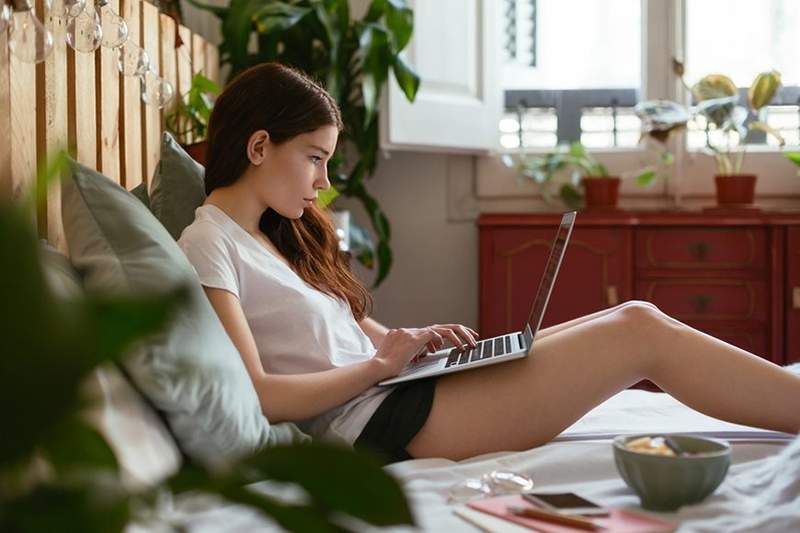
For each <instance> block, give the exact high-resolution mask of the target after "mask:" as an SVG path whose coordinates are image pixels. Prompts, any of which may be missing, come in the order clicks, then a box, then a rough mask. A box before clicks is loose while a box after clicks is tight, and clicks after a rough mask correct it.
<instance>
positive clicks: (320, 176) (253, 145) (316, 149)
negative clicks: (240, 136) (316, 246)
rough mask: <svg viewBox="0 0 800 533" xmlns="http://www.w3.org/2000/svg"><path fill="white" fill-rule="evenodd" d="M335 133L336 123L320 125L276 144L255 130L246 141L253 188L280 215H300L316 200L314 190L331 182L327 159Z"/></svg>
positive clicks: (287, 216) (333, 147)
mask: <svg viewBox="0 0 800 533" xmlns="http://www.w3.org/2000/svg"><path fill="white" fill-rule="evenodd" d="M260 133H262V134H263V139H261V140H259V139H258V138H257V137H258V136H259V134H260ZM338 136H339V131H338V130H337V129H336V127H334V126H323V127H321V128H319V129H316V130H314V131H312V132H310V133H302V134H300V135H297V136H296V137H293V138H292V139H289V140H288V141H286V142H284V143H282V144H277V145H276V144H273V143H272V142H270V141H269V138H268V135H267V134H266V132H263V130H262V132H256V133H254V134H253V136H251V139H250V144H249V145H248V157H250V162H251V164H252V167H251V168H252V170H253V178H254V179H253V184H254V187H255V189H256V190H255V191H254V192H255V193H256V194H257V195H258V196H259V197H260V198H261V200H262V201H263V202H264V203H265V204H266V205H267V206H268V207H271V208H272V209H274V210H275V211H277V212H278V213H279V214H280V215H282V216H284V217H286V218H300V217H301V216H303V211H304V210H305V209H306V208H307V207H310V206H311V205H312V204H313V203H315V202H316V199H317V191H319V190H322V189H327V188H329V187H330V186H331V183H330V182H329V181H328V168H327V163H328V160H329V159H330V158H331V156H332V155H333V152H334V150H336V140H337V138H338Z"/></svg>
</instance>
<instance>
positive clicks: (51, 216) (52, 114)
mask: <svg viewBox="0 0 800 533" xmlns="http://www.w3.org/2000/svg"><path fill="white" fill-rule="evenodd" d="M49 19H50V20H48V27H50V28H52V32H53V53H51V54H50V55H49V56H48V57H47V59H46V61H45V62H44V68H40V69H39V73H40V74H41V75H40V76H39V79H38V81H39V83H40V84H41V86H42V87H43V91H41V92H40V96H39V104H40V105H41V109H42V112H40V113H39V114H38V118H39V120H38V122H39V124H38V132H37V134H38V140H37V151H38V153H39V154H40V155H39V165H40V168H41V166H42V165H46V164H47V163H48V161H49V159H50V158H51V157H52V156H53V155H54V154H55V153H57V152H58V151H59V150H65V149H66V148H67V140H68V131H67V43H66V42H65V40H64V37H65V34H66V22H65V21H64V20H63V19H61V18H60V17H49ZM39 215H40V218H39V231H40V234H41V235H46V236H47V240H48V241H49V242H50V244H52V245H53V246H55V247H56V248H58V249H59V250H61V251H62V252H66V251H67V243H66V240H65V239H64V230H63V226H62V224H61V187H60V184H59V183H58V182H57V181H55V182H53V183H51V184H50V186H49V187H48V189H47V194H46V202H45V206H41V208H40V210H39Z"/></svg>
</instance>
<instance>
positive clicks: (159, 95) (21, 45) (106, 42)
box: [0, 0, 175, 107]
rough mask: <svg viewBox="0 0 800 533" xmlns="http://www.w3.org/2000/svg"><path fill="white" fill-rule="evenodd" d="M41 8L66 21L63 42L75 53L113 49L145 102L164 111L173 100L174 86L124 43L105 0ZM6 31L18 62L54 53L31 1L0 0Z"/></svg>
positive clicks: (58, 1)
mask: <svg viewBox="0 0 800 533" xmlns="http://www.w3.org/2000/svg"><path fill="white" fill-rule="evenodd" d="M44 8H45V11H47V12H48V13H49V14H50V15H51V16H53V17H56V18H59V19H61V20H63V21H65V22H66V42H67V44H68V45H69V46H70V47H72V48H73V49H74V50H75V51H77V52H81V53H94V52H95V51H96V50H97V49H98V48H99V47H100V46H101V45H102V46H104V47H106V48H112V49H115V50H116V52H117V69H118V70H119V72H120V74H122V75H124V76H136V77H138V78H139V79H140V82H141V86H142V101H143V102H144V103H145V104H147V105H153V106H156V107H164V106H166V105H167V104H168V103H169V102H170V100H171V99H172V98H173V96H174V94H175V88H174V87H173V86H172V84H171V83H170V82H169V81H167V80H165V79H164V78H162V77H161V76H159V75H158V71H156V69H155V68H154V67H153V66H152V64H151V63H150V57H149V55H148V54H147V52H146V51H145V50H144V49H143V48H141V47H140V46H138V45H137V44H135V43H132V42H130V41H128V24H127V23H126V22H125V19H124V18H122V17H121V16H120V14H119V13H117V12H116V11H114V9H113V8H112V7H111V4H110V2H109V0H45V3H44ZM5 31H8V49H9V51H10V52H11V53H12V54H14V56H15V57H16V58H17V59H19V60H20V61H24V62H27V63H41V62H42V61H44V60H45V58H47V56H48V55H49V54H50V53H51V52H52V50H53V34H52V33H51V32H50V31H49V30H48V29H47V28H45V26H44V24H42V22H41V20H39V19H38V18H37V17H36V14H35V13H34V10H33V8H32V6H31V0H0V33H3V32H5Z"/></svg>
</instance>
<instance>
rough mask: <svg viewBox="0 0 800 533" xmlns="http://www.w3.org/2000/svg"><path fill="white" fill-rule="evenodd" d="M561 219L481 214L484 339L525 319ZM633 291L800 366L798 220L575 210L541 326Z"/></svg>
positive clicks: (746, 215) (686, 318) (597, 307)
mask: <svg viewBox="0 0 800 533" xmlns="http://www.w3.org/2000/svg"><path fill="white" fill-rule="evenodd" d="M559 220H560V216H559V215H556V214H524V215H507V214H502V215H501V214H487V215H483V216H481V218H480V219H479V221H478V225H479V228H480V254H481V257H480V332H481V334H482V335H483V336H490V335H495V334H499V333H505V332H508V331H512V330H516V329H519V328H520V326H521V325H522V324H523V323H524V321H525V319H526V318H527V316H528V312H529V308H528V306H529V304H530V302H531V300H532V294H533V292H534V291H535V290H536V287H537V285H538V282H539V278H540V277H541V275H542V270H543V268H544V263H545V260H546V257H547V253H548V250H549V246H550V242H551V241H552V239H553V236H554V234H555V228H556V226H557V225H558V222H559ZM631 298H636V299H641V300H647V301H651V302H653V303H654V304H656V305H657V306H659V307H660V308H661V309H662V310H664V311H665V312H666V313H668V314H670V315H672V316H674V317H676V318H678V319H679V320H681V321H683V322H686V323H687V324H690V325H691V326H693V327H696V328H698V329H700V330H702V331H705V332H707V333H709V334H711V335H714V336H715V337H718V338H721V339H723V340H725V341H727V342H730V343H732V344H735V345H737V346H740V347H742V348H744V349H745V350H748V351H750V352H753V353H756V354H758V355H761V356H762V357H765V358H768V359H770V360H772V361H775V362H776V363H781V364H783V363H787V362H792V361H800V215H788V214H780V215H779V214H770V213H761V212H759V213H742V214H741V215H739V214H734V215H731V214H727V215H725V214H723V215H720V214H704V213H687V212H661V213H635V212H622V211H620V212H613V213H591V212H583V213H579V215H578V218H577V220H576V227H575V230H574V232H573V235H572V239H571V242H570V245H569V248H568V249H567V253H566V256H565V258H564V262H563V264H562V266H561V272H560V273H559V279H558V281H557V282H556V287H555V289H554V291H553V295H552V297H551V300H550V305H549V307H548V310H547V313H546V314H545V318H544V326H545V327H547V326H549V325H552V324H557V323H560V322H564V321H566V320H569V319H572V318H575V317H578V316H582V315H586V314H588V313H591V312H594V311H597V310H600V309H604V308H607V307H610V306H613V305H615V304H616V303H620V302H623V301H626V300H629V299H631Z"/></svg>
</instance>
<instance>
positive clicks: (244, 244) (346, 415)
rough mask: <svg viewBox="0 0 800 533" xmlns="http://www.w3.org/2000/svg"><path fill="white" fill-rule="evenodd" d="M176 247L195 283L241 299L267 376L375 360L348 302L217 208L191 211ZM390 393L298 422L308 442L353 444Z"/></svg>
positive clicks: (375, 393)
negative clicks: (304, 274)
mask: <svg viewBox="0 0 800 533" xmlns="http://www.w3.org/2000/svg"><path fill="white" fill-rule="evenodd" d="M178 245H179V246H180V247H181V249H182V250H183V252H184V253H185V254H186V256H187V257H188V258H189V262H191V263H192V265H193V266H194V268H195V270H196V271H197V275H198V276H199V278H200V283H202V284H203V285H204V286H206V287H211V288H216V289H224V290H226V291H229V292H231V293H232V294H234V295H235V296H236V297H237V298H239V302H240V303H241V306H242V309H243V310H244V314H245V317H246V318H247V323H248V325H249V326H250V330H251V331H252V332H253V337H254V338H255V342H256V346H257V347H258V354H259V356H260V358H261V363H262V364H263V366H264V371H265V372H267V373H271V374H303V373H307V372H320V371H323V370H329V369H332V368H337V367H342V366H347V365H351V364H354V363H359V362H362V361H366V360H368V359H370V358H371V357H373V356H374V355H375V347H374V346H373V344H372V341H371V340H370V338H369V337H367V335H366V334H365V333H364V332H363V330H362V329H361V327H360V326H359V325H358V323H357V322H356V320H355V318H354V317H353V313H352V312H351V310H350V306H349V305H348V304H347V302H345V301H343V300H341V299H338V298H334V297H331V296H329V295H328V294H325V293H323V292H321V291H319V290H317V289H315V288H314V287H312V286H311V285H309V284H307V283H306V282H305V281H303V280H302V279H301V278H300V277H299V276H298V275H297V274H296V273H295V272H294V271H293V270H292V269H291V268H289V267H288V266H287V265H286V264H285V263H284V262H283V261H281V260H280V259H278V257H276V256H275V255H274V254H273V253H272V252H271V251H269V250H268V249H267V248H266V247H265V246H264V245H263V244H262V243H260V242H259V241H258V240H257V239H256V238H255V237H253V236H252V235H250V234H249V233H248V232H247V231H245V229H244V228H242V227H241V226H239V224H237V223H236V222H235V221H234V220H233V219H231V218H230V217H229V216H228V215H227V214H225V212H224V211H222V210H221V209H219V208H217V207H216V206H213V205H203V206H200V207H199V208H198V209H197V210H196V211H195V220H194V222H193V223H192V224H191V225H190V226H188V227H187V228H186V229H185V230H184V231H183V233H182V234H181V237H180V239H179V240H178ZM390 390H391V389H387V388H383V387H371V388H369V389H368V390H366V391H364V392H363V393H361V394H360V395H358V396H357V397H355V398H354V399H352V400H350V401H349V402H347V403H345V404H344V405H342V406H340V407H337V408H334V409H331V410H330V411H327V412H325V413H323V414H321V415H319V416H316V417H314V418H311V419H308V420H302V421H296V422H297V423H298V426H299V427H300V428H301V429H303V430H304V431H306V432H308V433H309V434H311V435H312V436H314V437H324V438H327V439H338V440H344V441H346V442H347V443H349V444H352V443H353V442H354V441H355V439H356V438H357V437H358V435H359V434H360V433H361V430H362V429H364V426H365V425H366V423H367V421H368V420H369V418H370V417H371V416H372V414H373V413H374V412H375V409H377V408H378V405H380V403H381V401H382V400H383V399H384V398H385V397H386V396H387V395H388V394H389V392H390ZM268 401H269V400H268Z"/></svg>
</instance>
